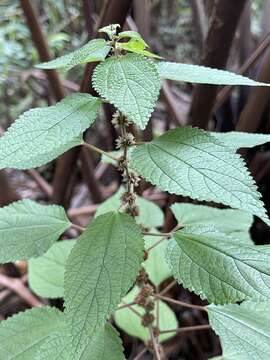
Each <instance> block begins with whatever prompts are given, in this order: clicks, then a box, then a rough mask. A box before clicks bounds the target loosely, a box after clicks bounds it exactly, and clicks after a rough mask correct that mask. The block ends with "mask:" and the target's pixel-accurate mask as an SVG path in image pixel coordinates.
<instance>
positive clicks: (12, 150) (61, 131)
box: [0, 93, 101, 169]
mask: <svg viewBox="0 0 270 360" xmlns="http://www.w3.org/2000/svg"><path fill="white" fill-rule="evenodd" d="M100 104H101V100H100V99H98V98H95V97H93V96H91V95H88V94H81V93H75V94H72V95H70V96H68V97H66V98H65V99H64V100H62V101H60V102H59V103H57V104H56V105H53V106H49V107H45V108H36V109H32V110H29V111H27V112H25V113H24V114H23V115H21V116H20V117H19V118H18V119H17V120H16V121H15V123H14V124H12V125H11V126H10V127H9V129H8V130H7V131H6V132H5V133H4V135H3V136H2V137H1V138H0V169H3V168H5V167H9V168H16V169H27V168H32V167H37V166H40V165H43V164H45V163H47V162H49V161H51V160H53V159H55V158H56V157H57V156H59V155H60V154H61V153H63V152H65V151H67V150H68V149H69V148H71V147H73V146H77V145H79V144H81V143H82V134H83V132H84V131H85V130H86V129H87V128H88V127H89V126H90V125H91V124H92V123H93V122H94V120H95V119H96V117H97V113H98V110H99V107H100Z"/></svg>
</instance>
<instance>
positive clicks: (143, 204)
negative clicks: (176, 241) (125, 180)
mask: <svg viewBox="0 0 270 360" xmlns="http://www.w3.org/2000/svg"><path fill="white" fill-rule="evenodd" d="M123 192H124V188H122V187H121V188H119V189H118V191H117V192H116V193H115V194H114V195H113V196H111V197H110V198H109V199H107V200H105V201H104V202H103V203H102V204H101V205H99V207H98V209H97V211H96V214H95V216H96V217H97V216H99V215H102V214H105V213H107V212H109V211H114V210H115V211H116V210H118V209H119V208H120V206H121V195H122V193H123ZM137 203H138V206H139V208H140V214H139V216H137V217H136V222H137V223H138V224H142V225H144V226H145V227H147V228H151V227H160V226H162V225H163V223H164V214H163V212H162V210H161V209H160V208H159V207H158V206H157V205H156V204H154V203H153V202H151V201H149V200H146V199H144V198H141V197H140V196H137Z"/></svg>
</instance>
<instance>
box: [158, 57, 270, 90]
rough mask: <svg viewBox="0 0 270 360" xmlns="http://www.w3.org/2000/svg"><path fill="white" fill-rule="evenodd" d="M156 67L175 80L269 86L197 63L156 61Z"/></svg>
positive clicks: (168, 77) (161, 72)
mask: <svg viewBox="0 0 270 360" xmlns="http://www.w3.org/2000/svg"><path fill="white" fill-rule="evenodd" d="M157 69H158V71H159V74H160V76H161V77H162V78H164V79H169V80H175V81H185V82H191V83H197V84H214V85H248V86H270V84H266V83H261V82H257V81H254V80H252V79H249V78H247V77H245V76H242V75H237V74H234V73H232V72H229V71H224V70H218V69H212V68H209V67H205V66H199V65H191V64H178V63H173V62H167V61H162V62H159V63H157Z"/></svg>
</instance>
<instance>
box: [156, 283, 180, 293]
mask: <svg viewBox="0 0 270 360" xmlns="http://www.w3.org/2000/svg"><path fill="white" fill-rule="evenodd" d="M176 284H177V281H176V280H173V281H172V282H171V283H170V284H169V285H168V286H166V287H165V288H164V289H163V290H162V291H161V292H160V293H159V295H164V294H166V293H167V292H168V291H169V290H171V289H172V288H173V287H174V286H175V285H176Z"/></svg>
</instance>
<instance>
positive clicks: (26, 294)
mask: <svg viewBox="0 0 270 360" xmlns="http://www.w3.org/2000/svg"><path fill="white" fill-rule="evenodd" d="M0 284H1V285H3V286H5V287H6V288H8V289H10V290H12V291H14V292H15V293H16V294H17V295H19V297H20V298H22V299H23V300H25V301H26V303H27V304H28V305H30V306H43V303H42V302H41V301H39V300H38V299H37V298H36V297H35V296H34V295H33V294H32V293H31V291H30V290H29V289H28V288H27V287H26V286H25V285H24V283H23V282H22V280H21V279H17V278H11V277H8V276H5V275H3V274H0Z"/></svg>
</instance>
